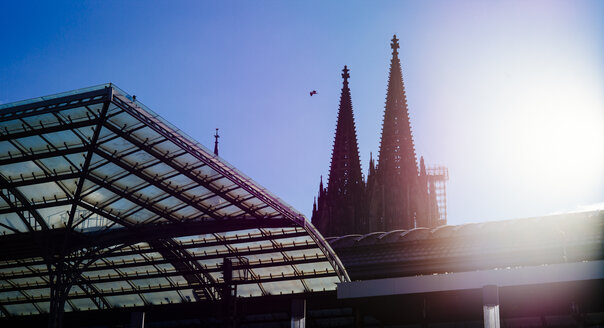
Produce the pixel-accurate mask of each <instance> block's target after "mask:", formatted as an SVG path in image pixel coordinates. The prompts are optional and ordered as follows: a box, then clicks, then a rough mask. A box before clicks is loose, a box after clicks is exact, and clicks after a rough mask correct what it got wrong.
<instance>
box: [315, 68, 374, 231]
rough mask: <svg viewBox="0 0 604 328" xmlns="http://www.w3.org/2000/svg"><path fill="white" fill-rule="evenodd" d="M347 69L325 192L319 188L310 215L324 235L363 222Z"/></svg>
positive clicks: (362, 187)
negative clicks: (315, 209)
mask: <svg viewBox="0 0 604 328" xmlns="http://www.w3.org/2000/svg"><path fill="white" fill-rule="evenodd" d="M349 72H350V71H349V70H348V67H347V66H344V69H343V70H342V79H343V82H342V93H341V95H340V106H339V109H338V121H337V124H336V134H335V138H334V143H333V149H332V153H331V166H330V168H329V177H328V180H327V192H326V193H325V194H324V195H321V191H319V199H318V201H317V213H316V215H313V218H312V221H313V223H314V224H315V226H317V228H318V229H319V231H321V233H322V234H323V235H325V236H338V235H343V234H347V233H352V232H353V231H355V228H357V227H358V225H359V224H362V222H364V217H362V216H363V214H364V210H363V209H361V208H360V206H362V205H363V204H362V199H363V197H364V188H365V182H364V181H363V175H362V173H361V161H360V159H359V148H358V143H357V134H356V128H355V124H354V115H353V113H352V99H351V96H350V88H349V87H348V79H349V78H350V74H349ZM320 189H321V187H320ZM323 204H326V205H327V206H323ZM323 209H325V210H323Z"/></svg>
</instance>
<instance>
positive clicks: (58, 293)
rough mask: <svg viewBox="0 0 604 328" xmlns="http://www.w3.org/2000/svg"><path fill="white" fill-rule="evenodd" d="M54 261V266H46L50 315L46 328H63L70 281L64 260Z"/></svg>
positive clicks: (60, 258)
mask: <svg viewBox="0 0 604 328" xmlns="http://www.w3.org/2000/svg"><path fill="white" fill-rule="evenodd" d="M54 260H55V263H54V264H48V265H47V266H48V272H49V284H50V311H49V312H50V313H49V314H48V327H49V328H60V327H62V326H63V314H64V313H65V301H66V300H67V295H68V294H69V290H70V289H71V281H70V279H69V278H68V273H67V272H66V271H68V270H69V269H68V268H66V264H65V261H64V259H63V258H62V257H59V258H55V259H54ZM53 266H54V270H53Z"/></svg>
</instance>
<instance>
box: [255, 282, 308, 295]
mask: <svg viewBox="0 0 604 328" xmlns="http://www.w3.org/2000/svg"><path fill="white" fill-rule="evenodd" d="M262 287H263V288H264V290H266V292H267V293H269V294H271V295H280V294H293V293H302V292H304V286H303V285H302V282H301V281H300V280H287V281H274V282H265V283H262Z"/></svg>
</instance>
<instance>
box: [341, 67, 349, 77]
mask: <svg viewBox="0 0 604 328" xmlns="http://www.w3.org/2000/svg"><path fill="white" fill-rule="evenodd" d="M342 72H343V73H342V78H343V79H344V81H348V79H349V78H350V74H348V72H350V70H349V69H348V66H346V65H344V69H343V70H342Z"/></svg>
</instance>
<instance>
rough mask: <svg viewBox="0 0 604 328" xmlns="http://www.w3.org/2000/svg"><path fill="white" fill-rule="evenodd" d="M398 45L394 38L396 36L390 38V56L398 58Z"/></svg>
mask: <svg viewBox="0 0 604 328" xmlns="http://www.w3.org/2000/svg"><path fill="white" fill-rule="evenodd" d="M400 47H401V46H399V44H398V39H397V38H396V34H395V35H394V36H393V37H392V42H391V43H390V48H392V55H393V56H398V48H400Z"/></svg>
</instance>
